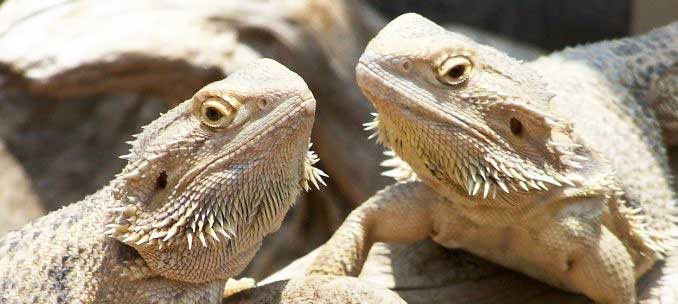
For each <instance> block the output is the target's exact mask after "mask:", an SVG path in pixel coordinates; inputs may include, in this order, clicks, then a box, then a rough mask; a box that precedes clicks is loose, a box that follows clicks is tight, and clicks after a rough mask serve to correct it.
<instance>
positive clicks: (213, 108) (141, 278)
mask: <svg viewBox="0 0 678 304" xmlns="http://www.w3.org/2000/svg"><path fill="white" fill-rule="evenodd" d="M111 115H116V114H115V113H111ZM314 115H315V99H314V97H313V95H312V93H311V91H310V90H309V89H308V87H307V86H306V83H305V82H304V81H303V80H302V79H301V77H299V76H298V75H297V74H295V73H294V72H292V71H290V70H288V69H287V68H285V67H284V66H282V65H281V64H279V63H277V62H275V61H273V60H270V59H261V60H258V61H255V62H253V63H251V64H249V65H247V66H245V67H243V68H242V69H240V70H238V71H236V72H234V73H232V74H231V75H230V76H228V77H227V78H226V79H224V80H221V81H217V82H214V83H211V84H208V85H207V86H205V87H203V88H202V89H201V90H199V91H198V92H197V93H196V94H195V95H194V96H193V97H192V98H190V99H189V100H186V101H185V102H183V103H181V104H180V105H178V106H177V107H175V108H174V109H172V110H170V111H168V112H167V113H166V114H164V115H161V117H160V118H158V119H156V120H155V121H153V122H152V123H150V124H149V125H147V126H146V127H144V130H143V132H141V133H140V134H139V135H137V136H135V137H136V139H135V140H134V141H132V142H131V146H132V148H131V149H130V154H127V155H124V156H122V158H123V159H126V160H127V161H128V163H127V165H126V166H125V167H124V168H123V170H122V172H121V173H120V174H118V175H117V176H116V177H115V178H114V179H113V180H112V181H111V182H110V184H108V185H107V186H105V187H104V188H102V189H101V190H99V191H97V192H96V193H94V194H92V195H90V196H87V197H85V198H84V199H83V200H82V201H80V202H77V203H74V204H71V205H69V206H66V207H64V208H62V209H60V210H58V211H55V212H52V213H50V214H49V215H47V216H44V217H42V218H39V219H37V220H35V221H33V222H31V223H29V224H27V225H26V226H24V227H23V228H22V229H20V230H18V231H14V232H10V233H9V234H8V235H6V236H5V237H3V238H2V239H1V240H0V302H2V303H27V302H31V303H84V302H86V303H93V302H96V303H170V302H171V303H220V301H221V298H222V293H223V290H224V284H225V282H226V280H227V279H228V278H230V277H233V276H235V275H237V274H238V273H239V272H240V271H242V270H243V268H244V267H245V266H246V265H247V264H248V262H249V261H250V260H251V259H252V257H253V256H254V254H255V252H256V251H257V250H258V248H259V247H260V245H261V241H262V238H263V237H265V236H266V235H268V234H269V233H271V232H273V231H275V230H277V229H278V227H279V226H280V224H281V222H282V220H283V218H284V216H285V214H286V212H287V210H288V209H289V208H290V207H291V206H292V204H293V202H294V201H295V198H296V197H297V195H298V194H299V192H300V190H302V189H304V190H309V189H310V185H311V184H312V185H314V186H316V187H318V183H319V182H322V179H321V176H322V175H324V174H323V173H322V171H320V170H319V169H316V168H314V167H313V166H312V165H313V164H314V163H315V162H317V161H318V158H317V156H316V155H315V154H314V153H313V152H312V151H310V150H309V136H310V133H311V127H312V125H313V119H314Z"/></svg>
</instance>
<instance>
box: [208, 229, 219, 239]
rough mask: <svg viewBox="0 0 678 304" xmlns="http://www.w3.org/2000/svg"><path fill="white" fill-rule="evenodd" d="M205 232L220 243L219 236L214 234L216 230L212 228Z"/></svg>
mask: <svg viewBox="0 0 678 304" xmlns="http://www.w3.org/2000/svg"><path fill="white" fill-rule="evenodd" d="M205 231H206V232H207V234H209V235H210V236H211V237H212V238H213V239H214V240H215V241H217V242H219V236H218V235H217V233H216V232H214V229H212V227H207V228H205Z"/></svg>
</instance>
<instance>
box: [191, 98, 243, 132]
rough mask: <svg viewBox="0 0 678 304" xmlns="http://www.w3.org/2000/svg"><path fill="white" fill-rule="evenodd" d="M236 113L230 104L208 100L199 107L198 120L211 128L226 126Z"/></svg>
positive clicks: (219, 100) (218, 100)
mask: <svg viewBox="0 0 678 304" xmlns="http://www.w3.org/2000/svg"><path fill="white" fill-rule="evenodd" d="M236 111H237V109H236V108H234V107H233V106H232V105H231V104H230V103H228V102H226V101H223V100H221V99H218V98H209V99H207V100H205V101H204V102H203V103H202V105H201V106H200V120H201V121H202V122H203V124H205V125H207V126H210V127H212V128H223V127H226V126H228V125H229V124H230V123H231V122H232V121H233V118H235V112H236Z"/></svg>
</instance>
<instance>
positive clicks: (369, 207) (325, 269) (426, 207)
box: [308, 182, 441, 276]
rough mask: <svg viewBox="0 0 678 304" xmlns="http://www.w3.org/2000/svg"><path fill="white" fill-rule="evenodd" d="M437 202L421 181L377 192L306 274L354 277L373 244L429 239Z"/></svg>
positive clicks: (328, 243)
mask: <svg viewBox="0 0 678 304" xmlns="http://www.w3.org/2000/svg"><path fill="white" fill-rule="evenodd" d="M440 199H441V198H440V197H439V196H438V195H436V194H435V193H434V192H433V191H432V190H431V188H429V187H428V186H426V185H424V184H423V183H421V182H409V183H399V184H395V185H392V186H389V187H387V188H385V189H384V190H381V191H379V192H378V193H377V194H375V195H374V196H372V197H371V198H370V199H368V200H367V201H365V202H364V203H363V204H362V205H361V206H360V207H358V208H356V209H355V210H354V211H353V212H351V214H349V215H348V217H347V218H346V220H345V221H344V223H343V224H342V225H341V226H340V227H339V229H338V230H337V231H336V232H335V233H334V235H333V236H332V237H331V238H330V240H329V241H327V243H325V245H323V247H322V248H321V249H320V252H319V253H318V256H317V257H316V258H315V260H314V261H313V263H312V264H311V266H310V267H309V269H308V274H324V275H338V276H357V275H358V274H359V273H360V271H361V270H362V266H363V263H364V262H365V259H366V258H367V254H368V253H369V251H370V248H371V247H372V244H373V243H374V242H388V243H411V242H415V241H418V240H421V239H425V238H427V237H429V236H430V235H431V231H432V222H431V211H432V210H433V208H432V207H433V205H434V203H435V202H436V201H438V200H440Z"/></svg>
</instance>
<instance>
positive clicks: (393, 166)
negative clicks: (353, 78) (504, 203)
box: [363, 113, 586, 199]
mask: <svg viewBox="0 0 678 304" xmlns="http://www.w3.org/2000/svg"><path fill="white" fill-rule="evenodd" d="M372 115H373V116H374V118H373V120H372V121H371V122H368V123H365V124H363V126H364V127H365V128H364V129H365V130H366V131H372V132H373V133H372V134H371V135H370V136H369V138H370V139H372V138H376V141H377V143H381V144H382V145H384V146H385V147H386V148H388V149H390V150H388V151H386V152H384V155H386V156H388V157H390V158H389V159H387V160H385V161H383V162H382V163H381V165H382V166H384V167H387V168H389V170H387V171H385V172H383V173H382V175H384V176H389V177H392V178H394V179H395V180H397V181H413V180H417V179H418V177H417V174H416V173H415V172H414V170H413V169H412V168H411V167H410V165H409V164H407V163H406V162H405V161H404V160H402V159H401V158H400V157H399V156H398V155H396V153H395V152H393V151H394V150H393V147H391V146H390V143H389V140H387V137H388V136H386V135H385V134H384V133H385V129H384V130H382V129H380V120H379V115H378V114H376V113H372ZM573 147H576V146H573ZM569 149H571V148H569ZM563 150H565V149H563ZM565 152H566V153H564V154H565V155H564V156H565V157H567V158H568V159H567V161H568V162H569V163H570V164H571V165H572V166H573V167H578V166H580V165H579V162H583V161H585V160H586V158H584V157H581V156H578V155H576V154H575V153H573V152H571V151H569V150H565ZM422 154H423V153H422ZM451 158H452V157H451ZM454 158H455V159H456V161H454V162H453V164H452V165H451V166H452V167H454V169H455V170H453V172H454V173H453V174H448V173H447V171H448V170H441V169H443V168H445V166H440V165H438V164H434V163H435V162H434V161H433V160H431V159H429V160H427V168H429V166H428V163H431V164H430V168H429V171H430V172H431V174H432V175H434V176H435V177H436V178H438V179H441V180H446V181H448V182H452V181H454V183H455V184H457V185H458V186H460V187H461V188H463V189H465V190H466V192H467V194H468V196H480V197H481V198H482V199H487V198H488V197H490V196H491V197H492V198H493V199H494V198H495V197H496V191H497V189H499V191H502V192H504V193H507V194H508V193H511V192H523V193H526V192H531V191H546V190H549V186H556V187H560V186H562V185H563V184H567V185H570V186H574V183H573V182H572V180H570V179H569V178H568V177H566V176H564V175H562V174H554V175H547V174H545V173H543V172H540V174H537V173H531V172H528V171H525V170H522V171H519V169H516V168H512V167H507V166H505V165H504V164H502V163H500V162H490V161H487V160H484V159H481V158H474V157H468V158H462V157H454Z"/></svg>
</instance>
